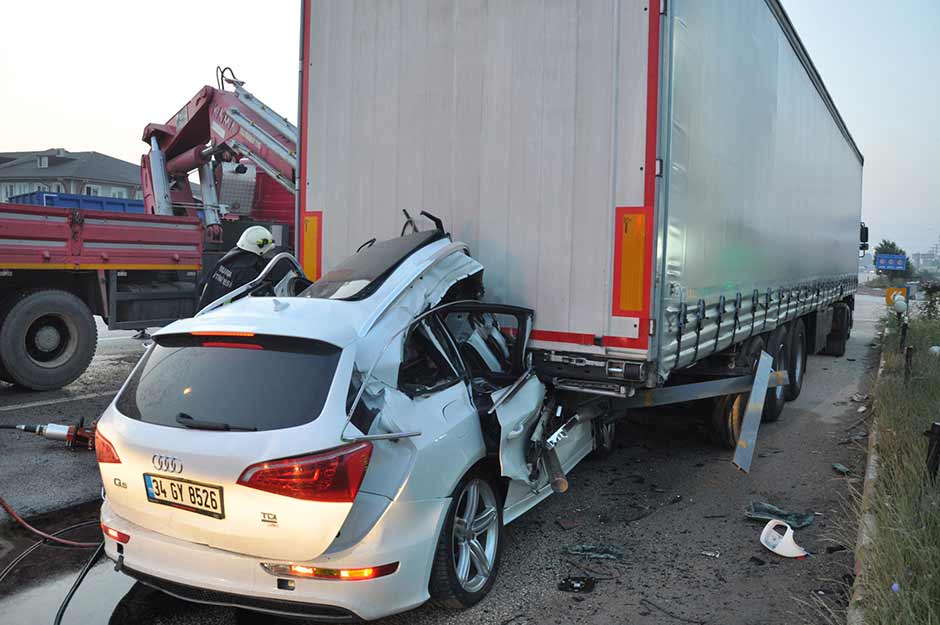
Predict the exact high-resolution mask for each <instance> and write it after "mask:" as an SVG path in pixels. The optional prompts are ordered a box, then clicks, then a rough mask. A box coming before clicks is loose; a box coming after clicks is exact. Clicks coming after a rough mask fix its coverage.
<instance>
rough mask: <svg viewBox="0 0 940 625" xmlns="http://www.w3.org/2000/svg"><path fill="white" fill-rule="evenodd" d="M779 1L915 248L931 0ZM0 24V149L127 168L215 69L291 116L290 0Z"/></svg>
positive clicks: (872, 217)
mask: <svg viewBox="0 0 940 625" xmlns="http://www.w3.org/2000/svg"><path fill="white" fill-rule="evenodd" d="M337 1H342V0H337ZM701 1H708V0H701ZM739 1H741V2H745V1H750V2H757V1H760V0H739ZM783 2H784V5H785V6H786V8H787V11H788V12H789V13H790V17H791V18H792V20H793V22H794V24H795V25H796V28H797V30H798V31H799V33H800V36H801V37H802V39H803V42H804V43H805V44H806V47H807V48H808V49H809V51H810V54H811V55H812V57H813V60H814V61H815V63H816V66H817V67H818V69H819V71H820V73H821V74H822V76H823V78H824V80H825V81H826V84H827V86H828V88H829V91H830V93H831V94H832V96H833V98H834V99H835V101H836V104H837V106H838V107H839V109H840V110H841V112H842V115H843V117H844V118H845V120H846V123H847V124H848V126H849V129H850V130H851V131H852V134H853V136H854V137H855V140H856V142H857V143H858V144H859V147H860V148H861V150H862V152H863V154H864V155H865V174H864V176H865V185H864V199H863V217H864V219H866V220H867V221H868V223H869V225H870V226H871V228H872V238H873V239H875V240H880V239H881V238H892V239H896V240H897V241H898V243H900V244H901V245H902V246H903V247H905V248H906V249H907V251H908V252H909V253H911V252H915V251H921V250H925V249H927V248H928V247H929V246H930V245H932V244H933V243H935V242H936V241H937V237H938V235H940V210H938V208H940V201H938V199H937V198H938V196H940V172H938V171H937V168H938V165H940V158H938V156H937V150H938V147H937V145H936V144H937V140H938V127H937V117H938V115H940V80H938V70H940V39H938V37H937V36H936V33H938V32H940V2H938V1H937V0H894V1H893V2H891V3H887V4H886V3H885V2H884V1H883V0H783ZM156 7H159V11H158V10H156ZM3 23H4V28H3V34H2V35H0V94H2V98H0V151H12V150H30V149H44V148H50V147H63V148H66V149H68V150H97V151H99V152H103V153H105V154H110V155H112V156H117V157H119V158H123V159H126V160H129V161H133V162H137V161H138V160H139V159H140V154H142V153H143V152H144V151H146V146H145V145H144V144H143V143H142V142H141V141H140V136H141V132H142V130H143V127H144V126H145V125H146V124H147V123H148V122H161V123H162V122H164V121H166V120H167V119H168V118H169V117H170V116H171V115H172V114H173V113H175V112H176V110H177V109H178V108H179V107H180V106H182V104H183V103H184V102H186V101H187V100H188V99H189V98H190V97H192V96H193V95H194V94H195V93H196V91H197V90H198V89H199V88H200V87H201V86H202V85H205V84H214V69H215V66H216V65H218V64H222V65H230V66H232V67H233V68H235V70H236V71H237V73H238V75H239V77H240V78H242V79H243V80H246V81H247V87H248V88H249V89H250V90H251V91H253V92H254V93H255V94H257V95H258V96H259V97H261V98H262V99H263V100H265V101H266V102H267V103H268V104H269V105H270V106H272V107H273V108H274V109H275V110H278V111H280V112H281V113H283V114H284V115H286V116H288V117H290V118H291V119H296V107H297V104H296V100H297V57H298V54H297V51H298V24H299V2H298V1H296V0H274V1H272V2H267V3H258V2H257V1H256V0H252V1H248V0H227V1H226V2H205V1H201V0H200V1H195V0H161V2H159V3H142V2H135V1H129V0H94V1H88V2H74V1H73V0H69V1H67V0H59V1H51V0H47V1H45V2H38V1H33V2H27V1H23V0H17V1H16V2H5V3H4V7H3Z"/></svg>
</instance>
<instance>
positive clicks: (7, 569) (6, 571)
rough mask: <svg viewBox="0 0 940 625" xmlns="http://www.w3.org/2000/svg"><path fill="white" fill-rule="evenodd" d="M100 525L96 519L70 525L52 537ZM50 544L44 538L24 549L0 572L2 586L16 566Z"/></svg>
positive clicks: (54, 533)
mask: <svg viewBox="0 0 940 625" xmlns="http://www.w3.org/2000/svg"><path fill="white" fill-rule="evenodd" d="M98 524H99V521H98V519H95V520H93V521H85V522H83V523H76V524H75V525H69V526H68V527H66V528H63V529H60V530H59V531H57V532H53V533H52V535H53V536H61V535H62V534H65V533H66V532H71V531H72V530H77V529H79V528H81V527H88V526H89V525H98ZM48 544H50V543H49V542H48V541H47V540H46V539H45V538H43V539H41V540H37V541H36V542H34V543H33V544H32V545H30V546H29V547H27V548H26V549H24V550H23V552H22V553H20V555H18V556H16V557H15V558H13V560H11V561H10V563H9V564H7V565H6V566H5V567H4V568H3V570H2V571H0V584H2V583H3V580H5V579H6V577H7V575H9V574H10V571H12V570H13V569H14V568H16V565H17V564H19V563H20V562H22V561H23V560H25V559H26V558H27V557H28V556H29V554H31V553H32V552H34V551H36V550H37V549H39V548H40V547H42V546H43V545H48ZM62 546H63V547H65V546H66V545H62ZM72 548H73V549H84V547H72Z"/></svg>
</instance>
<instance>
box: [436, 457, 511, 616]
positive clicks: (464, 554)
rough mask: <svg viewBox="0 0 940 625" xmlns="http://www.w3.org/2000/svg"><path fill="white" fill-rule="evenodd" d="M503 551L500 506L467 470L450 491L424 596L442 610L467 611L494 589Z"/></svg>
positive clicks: (481, 479)
mask: <svg viewBox="0 0 940 625" xmlns="http://www.w3.org/2000/svg"><path fill="white" fill-rule="evenodd" d="M502 551H503V502H502V500H501V499H500V496H499V489H497V488H496V487H495V486H494V484H493V482H492V481H491V480H490V479H489V477H488V476H487V475H486V474H485V473H484V472H482V471H479V470H472V471H470V472H469V473H467V475H465V476H464V478H463V479H462V480H461V481H460V484H458V485H457V488H456V489H454V496H453V498H452V499H451V502H450V507H449V508H448V510H447V517H446V518H445V519H444V527H443V528H441V535H440V537H439V538H438V541H437V548H436V550H435V552H434V563H433V564H432V566H431V579H430V581H429V582H428V591H429V592H430V594H431V598H432V599H434V601H435V603H437V604H438V605H440V606H442V607H446V608H469V607H470V606H472V605H474V604H476V603H477V602H479V601H480V600H481V599H482V598H483V597H485V596H486V594H487V593H488V592H489V591H490V589H491V588H492V587H493V584H494V583H495V582H496V574H497V572H498V570H499V559H500V555H501V554H502Z"/></svg>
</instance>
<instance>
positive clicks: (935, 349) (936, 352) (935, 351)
mask: <svg viewBox="0 0 940 625" xmlns="http://www.w3.org/2000/svg"><path fill="white" fill-rule="evenodd" d="M927 351H928V352H930V355H931V356H940V345H933V346H931V348H930V349H928V350H927Z"/></svg>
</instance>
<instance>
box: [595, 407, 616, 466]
mask: <svg viewBox="0 0 940 625" xmlns="http://www.w3.org/2000/svg"><path fill="white" fill-rule="evenodd" d="M592 430H593V434H594V449H593V450H592V451H591V459H592V460H605V459H606V458H607V457H608V456H610V454H611V452H613V451H614V448H615V447H616V441H615V439H616V438H617V422H616V421H614V420H606V419H604V418H603V417H597V418H596V419H594V421H593V423H592Z"/></svg>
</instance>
